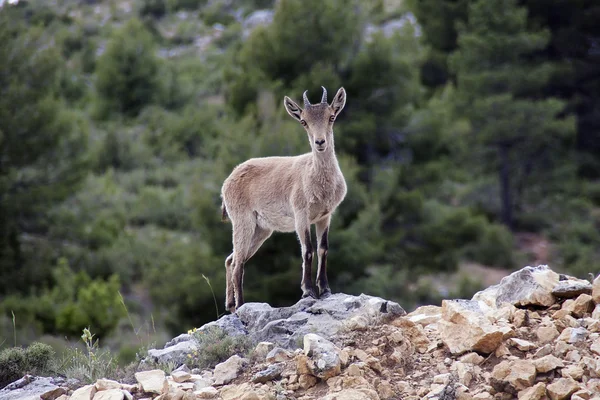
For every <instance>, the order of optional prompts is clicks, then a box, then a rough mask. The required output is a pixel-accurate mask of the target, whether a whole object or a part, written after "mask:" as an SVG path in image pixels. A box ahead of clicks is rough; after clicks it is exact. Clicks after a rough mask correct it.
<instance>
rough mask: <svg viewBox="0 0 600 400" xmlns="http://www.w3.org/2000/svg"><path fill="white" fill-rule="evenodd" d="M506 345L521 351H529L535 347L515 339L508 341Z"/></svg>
mask: <svg viewBox="0 0 600 400" xmlns="http://www.w3.org/2000/svg"><path fill="white" fill-rule="evenodd" d="M508 343H509V344H510V345H511V346H514V347H516V348H517V349H519V350H521V351H530V350H533V349H535V348H536V347H537V346H536V345H535V344H533V343H531V342H530V341H528V340H523V339H517V338H512V339H508Z"/></svg>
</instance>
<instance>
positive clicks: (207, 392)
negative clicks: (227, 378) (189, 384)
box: [194, 386, 219, 399]
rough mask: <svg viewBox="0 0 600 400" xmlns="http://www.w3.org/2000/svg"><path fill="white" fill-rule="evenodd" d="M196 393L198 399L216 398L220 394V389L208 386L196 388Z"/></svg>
mask: <svg viewBox="0 0 600 400" xmlns="http://www.w3.org/2000/svg"><path fill="white" fill-rule="evenodd" d="M194 395H195V396H196V398H198V399H214V398H216V397H217V396H218V395H219V391H218V390H217V389H215V388H214V387H212V386H207V387H205V388H202V389H199V390H195V391H194Z"/></svg>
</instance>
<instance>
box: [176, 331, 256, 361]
mask: <svg viewBox="0 0 600 400" xmlns="http://www.w3.org/2000/svg"><path fill="white" fill-rule="evenodd" d="M188 333H189V334H190V335H192V337H193V339H194V341H195V342H196V350H194V351H193V352H192V354H188V362H187V365H188V367H191V368H211V367H214V366H215V365H217V364H218V363H220V362H223V361H225V360H227V359H228V358H229V357H231V356H233V355H234V354H238V355H240V356H242V357H245V356H247V355H248V354H249V353H250V351H251V350H252V349H253V347H254V343H253V342H252V340H251V339H250V338H249V337H247V336H245V335H236V336H232V335H229V334H228V333H227V332H226V331H225V330H223V329H222V328H220V327H217V326H213V327H210V328H207V329H203V330H198V329H196V328H194V329H192V330H190V331H188Z"/></svg>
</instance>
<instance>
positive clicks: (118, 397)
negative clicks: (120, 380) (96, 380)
mask: <svg viewBox="0 0 600 400" xmlns="http://www.w3.org/2000/svg"><path fill="white" fill-rule="evenodd" d="M124 398H125V394H124V393H123V391H122V390H121V389H107V390H101V391H98V392H96V394H95V395H94V400H123V399H124Z"/></svg>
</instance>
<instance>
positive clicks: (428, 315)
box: [406, 306, 442, 326]
mask: <svg viewBox="0 0 600 400" xmlns="http://www.w3.org/2000/svg"><path fill="white" fill-rule="evenodd" d="M406 318H407V319H408V320H410V321H412V322H414V323H415V324H419V325H421V326H427V325H429V324H434V323H436V322H438V321H439V320H440V319H441V318H442V308H441V307H438V306H421V307H419V308H417V309H416V310H415V311H413V312H411V313H410V314H408V315H407V316H406Z"/></svg>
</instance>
